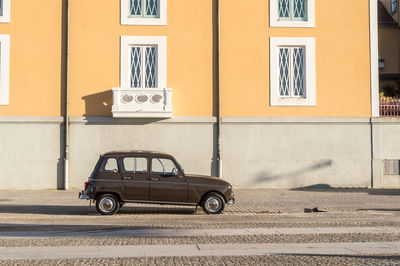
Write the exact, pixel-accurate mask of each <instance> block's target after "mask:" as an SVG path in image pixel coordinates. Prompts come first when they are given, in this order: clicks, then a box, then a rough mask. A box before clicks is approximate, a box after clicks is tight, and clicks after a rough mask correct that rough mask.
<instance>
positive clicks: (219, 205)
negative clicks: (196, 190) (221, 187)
mask: <svg viewBox="0 0 400 266" xmlns="http://www.w3.org/2000/svg"><path fill="white" fill-rule="evenodd" d="M201 207H202V208H203V210H204V212H205V213H207V214H219V213H221V212H222V211H223V210H224V208H225V200H224V198H223V197H222V196H221V195H220V194H218V193H209V194H207V195H206V196H205V197H204V199H203V201H202V203H201Z"/></svg>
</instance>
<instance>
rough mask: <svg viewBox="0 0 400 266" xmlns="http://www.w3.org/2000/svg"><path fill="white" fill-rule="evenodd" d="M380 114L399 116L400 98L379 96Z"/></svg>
mask: <svg viewBox="0 0 400 266" xmlns="http://www.w3.org/2000/svg"><path fill="white" fill-rule="evenodd" d="M379 113H380V116H400V98H380V100H379Z"/></svg>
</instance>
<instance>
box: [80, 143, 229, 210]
mask: <svg viewBox="0 0 400 266" xmlns="http://www.w3.org/2000/svg"><path fill="white" fill-rule="evenodd" d="M79 198H80V199H88V200H95V201H96V209H97V211H98V212H99V213H100V214H103V215H112V214H114V213H116V212H118V210H119V208H120V207H122V206H123V205H124V204H125V203H155V204H174V205H192V206H198V205H200V206H201V207H202V208H203V210H204V211H205V212H206V213H208V214H218V213H221V212H222V211H223V210H224V207H225V204H232V203H234V201H235V198H234V193H233V190H232V186H231V185H230V184H229V183H228V182H226V181H224V180H222V179H220V178H216V177H207V176H200V175H191V174H185V172H184V171H183V169H182V167H181V166H180V165H179V163H178V162H177V161H176V160H175V158H174V157H173V156H171V155H169V154H166V153H160V152H152V151H127V152H122V151H120V152H108V153H106V154H103V155H101V156H100V158H99V160H98V161H97V164H96V166H95V168H94V170H93V173H92V174H91V176H90V177H89V180H88V182H85V189H84V190H83V191H82V192H80V193H79Z"/></svg>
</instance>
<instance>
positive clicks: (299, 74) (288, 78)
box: [270, 38, 316, 106]
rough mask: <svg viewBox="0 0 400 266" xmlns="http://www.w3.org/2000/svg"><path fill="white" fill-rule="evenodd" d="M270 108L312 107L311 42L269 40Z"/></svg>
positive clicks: (313, 72)
mask: <svg viewBox="0 0 400 266" xmlns="http://www.w3.org/2000/svg"><path fill="white" fill-rule="evenodd" d="M270 56H271V58H270V74H271V75H270V77H271V85H270V103H271V106H279V105H286V106H297V105H304V106H315V105H316V92H315V39H314V38H271V41H270Z"/></svg>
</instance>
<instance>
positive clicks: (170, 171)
mask: <svg viewBox="0 0 400 266" xmlns="http://www.w3.org/2000/svg"><path fill="white" fill-rule="evenodd" d="M187 199H188V184H187V182H186V179H185V178H184V176H183V174H182V173H180V170H179V168H178V167H177V165H176V164H175V162H174V161H173V160H172V159H171V158H163V157H153V158H152V159H151V171H150V200H151V201H163V202H187Z"/></svg>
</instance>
